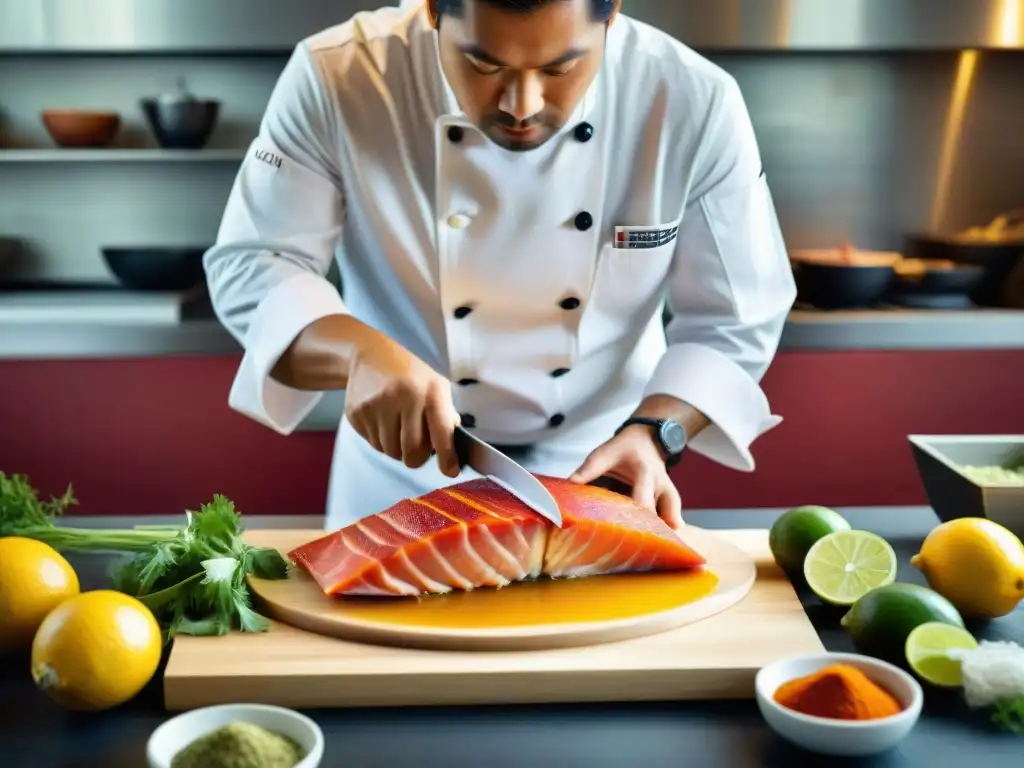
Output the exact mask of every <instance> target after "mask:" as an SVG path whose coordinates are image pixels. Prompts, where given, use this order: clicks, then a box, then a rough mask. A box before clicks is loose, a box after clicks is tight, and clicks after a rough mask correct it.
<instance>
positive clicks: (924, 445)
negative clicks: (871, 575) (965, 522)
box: [908, 435, 1024, 536]
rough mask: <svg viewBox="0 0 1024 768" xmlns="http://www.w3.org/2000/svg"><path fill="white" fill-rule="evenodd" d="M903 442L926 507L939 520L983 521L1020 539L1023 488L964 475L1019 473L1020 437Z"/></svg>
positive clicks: (1023, 444)
mask: <svg viewBox="0 0 1024 768" xmlns="http://www.w3.org/2000/svg"><path fill="white" fill-rule="evenodd" d="M908 440H909V441H910V449H911V453H912V454H913V456H914V462H915V463H916V464H917V473H918V475H919V476H920V478H921V484H922V485H923V486H924V491H925V493H926V494H927V495H928V503H929V504H930V505H931V506H932V508H933V509H934V510H935V514H936V515H938V516H939V519H940V520H942V521H943V522H945V521H948V520H954V519H956V518H958V517H987V518H988V519H989V520H992V521H993V522H996V523H999V524H1000V525H1003V526H1006V527H1007V528H1009V529H1010V530H1011V531H1013V532H1014V533H1015V534H1017V535H1018V536H1024V485H1016V486H1015V485H1010V484H1008V483H1001V482H999V481H997V480H996V479H992V480H981V481H979V480H978V479H977V478H976V477H975V476H973V473H971V471H970V470H965V467H974V468H986V471H988V470H987V468H991V467H1003V468H1005V469H1009V470H1016V469H1019V468H1024V435H908ZM974 471H975V472H977V470H974Z"/></svg>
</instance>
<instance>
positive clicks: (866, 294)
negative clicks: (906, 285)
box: [790, 245, 902, 309]
mask: <svg viewBox="0 0 1024 768" xmlns="http://www.w3.org/2000/svg"><path fill="white" fill-rule="evenodd" d="M901 258H902V256H901V255H900V254H898V253H891V252H885V251H858V250H856V249H854V248H853V246H851V245H843V246H842V247H840V248H834V249H831V250H804V251H794V252H793V253H792V254H790V260H791V261H792V262H793V266H794V272H795V278H796V284H797V293H798V295H799V298H800V300H802V301H806V302H807V303H809V304H811V305H813V306H815V307H817V308H818V309H853V308H860V307H870V306H872V305H874V304H878V303H879V302H880V301H881V300H882V298H883V297H884V296H885V295H886V293H888V291H889V289H890V288H891V287H892V284H893V281H894V280H895V278H896V272H895V270H894V266H895V265H896V263H897V262H899V261H900V259H901Z"/></svg>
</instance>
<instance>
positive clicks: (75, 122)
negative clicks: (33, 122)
mask: <svg viewBox="0 0 1024 768" xmlns="http://www.w3.org/2000/svg"><path fill="white" fill-rule="evenodd" d="M41 117H42V120H43V125H44V126H46V131H47V133H49V134H50V137H51V138H52V139H53V140H54V142H55V143H56V144H57V145H58V146H61V147H76V148H86V147H88V148H92V149H99V148H103V147H107V146H109V145H110V143H111V142H112V141H113V140H114V137H115V136H116V135H117V132H118V130H119V129H120V128H121V116H120V115H119V114H117V112H104V111H97V110H88V109H47V110H44V111H43V113H42V115H41Z"/></svg>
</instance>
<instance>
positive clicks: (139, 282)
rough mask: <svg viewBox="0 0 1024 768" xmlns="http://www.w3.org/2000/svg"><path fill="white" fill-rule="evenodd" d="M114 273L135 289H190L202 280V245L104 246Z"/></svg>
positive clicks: (104, 255) (106, 256)
mask: <svg viewBox="0 0 1024 768" xmlns="http://www.w3.org/2000/svg"><path fill="white" fill-rule="evenodd" d="M101 252H102V254H103V259H104V261H106V263H107V267H109V268H110V271H111V272H112V273H113V274H114V276H115V277H116V278H117V279H118V280H119V281H120V282H121V284H122V285H124V286H125V287H126V288H128V289H130V290H133V291H189V290H192V289H193V288H195V287H196V286H197V285H199V284H200V283H201V282H202V281H203V276H204V273H203V254H204V253H205V252H206V249H205V248H203V247H180V246H168V247H157V246H152V247H142V246H135V247H104V248H102V249H101Z"/></svg>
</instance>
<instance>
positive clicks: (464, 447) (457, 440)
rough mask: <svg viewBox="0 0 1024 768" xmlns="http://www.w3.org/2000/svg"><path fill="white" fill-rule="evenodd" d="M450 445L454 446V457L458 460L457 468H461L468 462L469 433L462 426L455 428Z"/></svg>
mask: <svg viewBox="0 0 1024 768" xmlns="http://www.w3.org/2000/svg"><path fill="white" fill-rule="evenodd" d="M452 445H453V446H454V447H455V457H456V458H457V459H458V460H459V469H462V468H463V467H465V466H466V464H467V463H468V462H469V435H467V434H466V432H465V431H464V430H463V429H462V427H456V428H455V435H454V437H453V439H452Z"/></svg>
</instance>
